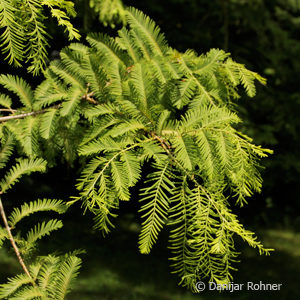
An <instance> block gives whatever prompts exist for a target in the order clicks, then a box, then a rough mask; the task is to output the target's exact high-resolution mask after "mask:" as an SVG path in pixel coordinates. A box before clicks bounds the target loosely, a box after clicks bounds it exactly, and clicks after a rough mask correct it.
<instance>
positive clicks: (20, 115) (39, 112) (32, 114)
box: [0, 104, 61, 122]
mask: <svg viewBox="0 0 300 300" xmlns="http://www.w3.org/2000/svg"><path fill="white" fill-rule="evenodd" d="M60 106H61V104H56V105H53V106H50V107H47V108H45V109H41V110H37V111H31V112H28V113H23V114H19V115H13V116H5V117H0V122H6V121H9V120H14V119H23V118H26V117H29V116H35V115H39V114H43V113H45V112H47V111H48V110H49V109H51V108H58V107H60Z"/></svg>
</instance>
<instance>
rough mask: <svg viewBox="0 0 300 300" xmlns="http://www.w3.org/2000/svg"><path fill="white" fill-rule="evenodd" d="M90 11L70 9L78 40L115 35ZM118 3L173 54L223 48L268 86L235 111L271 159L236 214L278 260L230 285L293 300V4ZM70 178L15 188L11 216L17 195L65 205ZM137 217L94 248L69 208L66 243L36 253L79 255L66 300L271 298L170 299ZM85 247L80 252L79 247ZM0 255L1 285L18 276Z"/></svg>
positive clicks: (296, 63)
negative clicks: (152, 25) (150, 23)
mask: <svg viewBox="0 0 300 300" xmlns="http://www.w3.org/2000/svg"><path fill="white" fill-rule="evenodd" d="M88 2H89V1H83V0H76V1H75V4H76V6H75V7H76V9H77V12H78V15H77V18H76V19H75V20H73V24H74V26H75V27H76V28H77V29H79V31H80V32H82V33H83V37H84V34H85V33H87V32H107V33H109V34H113V32H115V31H116V30H117V29H118V28H120V27H121V24H119V25H117V26H116V28H111V27H110V26H104V25H103V23H100V22H99V16H98V15H97V14H96V13H95V12H94V11H93V10H92V9H91V7H90V6H89V3H88ZM123 3H124V5H126V6H134V7H136V8H138V9H141V10H142V11H143V12H144V13H146V14H148V15H149V16H150V17H151V18H152V19H154V20H155V21H156V22H157V24H158V25H159V26H160V27H161V28H162V31H163V32H164V33H165V35H166V38H167V40H168V41H169V44H170V45H171V46H172V47H174V48H177V49H178V50H181V51H185V50H186V49H188V48H192V49H195V50H196V51H197V52H198V53H199V54H200V53H203V52H206V51H208V50H209V49H210V48H221V49H224V50H226V51H228V52H230V53H231V54H232V56H233V59H234V60H236V61H238V62H241V63H244V64H245V65H246V66H247V68H249V69H251V70H253V71H256V72H258V73H260V74H261V75H263V76H265V77H266V78H267V80H268V83H267V86H260V87H258V93H257V96H256V97H255V98H254V99H249V98H247V96H246V95H244V96H243V97H241V99H240V100H239V101H238V105H237V106H236V109H237V110H238V111H239V113H240V115H241V116H242V118H243V119H244V121H245V122H244V123H243V125H242V126H243V127H242V128H240V129H241V130H243V131H244V132H247V134H248V135H250V136H251V137H253V139H254V141H255V143H256V144H260V145H263V147H268V148H271V149H273V150H274V155H272V156H271V157H270V158H268V159H264V160H263V161H262V164H263V167H264V170H262V173H263V178H264V187H263V192H262V193H261V194H260V195H255V196H254V197H253V198H251V199H249V205H248V206H246V207H244V208H243V209H235V210H236V212H237V213H238V214H239V215H240V216H241V217H242V220H241V221H242V223H243V222H244V224H245V225H246V227H247V225H248V227H250V229H251V228H252V229H254V230H255V231H258V233H259V228H262V230H261V235H259V237H261V238H262V241H263V242H265V243H266V245H265V246H266V247H274V248H275V249H276V250H277V251H276V252H275V254H274V255H272V256H271V258H266V257H257V256H256V254H255V255H254V253H253V252H251V249H248V250H247V251H246V252H245V253H244V255H243V257H242V264H240V265H239V266H238V267H239V269H240V272H238V274H237V275H236V277H235V279H236V280H235V282H241V283H242V282H247V281H251V279H253V278H255V279H256V281H259V280H262V281H265V282H271V283H273V282H274V283H280V282H284V283H286V284H285V289H284V291H282V292H281V293H276V299H288V298H289V299H297V298H298V297H299V291H297V284H296V283H295V282H296V276H298V275H299V256H300V253H299V251H298V250H299V246H300V236H299V233H297V232H298V231H299V229H300V217H299V210H300V204H299V203H300V202H299V198H300V188H299V186H300V185H299V182H300V82H299V80H300V60H299V57H300V39H299V37H300V1H299V0H272V1H269V0H212V1H207V0H164V1H161V0H144V1H138V0H124V1H123ZM48 21H49V23H48V24H47V28H48V29H49V33H50V34H51V36H52V40H50V51H49V59H53V58H57V57H58V51H60V49H61V48H62V47H64V46H66V45H67V44H68V41H67V38H66V36H65V35H64V32H63V30H62V29H59V28H57V26H56V25H55V23H54V22H53V21H51V19H47V20H46V22H48ZM107 25H109V22H108V23H107ZM0 68H1V73H6V72H10V73H15V74H16V73H17V74H19V75H22V76H23V77H25V78H26V79H28V80H29V81H31V82H32V84H33V85H36V84H37V83H39V82H40V78H39V77H32V76H31V75H28V74H26V73H25V69H24V70H23V69H19V70H14V69H12V68H11V67H9V66H8V65H7V64H6V63H5V62H4V61H3V57H1V60H0ZM76 172H77V171H76V168H74V169H70V168H69V167H67V166H58V167H56V168H55V169H53V170H52V171H51V172H50V173H49V174H48V175H47V177H45V176H46V175H45V176H44V175H43V176H35V177H32V178H28V179H27V180H26V181H24V182H25V183H24V185H23V186H20V185H19V190H18V189H17V190H18V191H16V192H11V194H10V198H11V199H12V201H11V207H13V206H15V205H17V203H18V199H19V197H20V195H22V199H20V203H21V202H23V201H24V200H26V197H28V200H32V193H31V191H32V189H34V190H35V193H36V194H37V197H38V196H40V195H42V197H53V198H54V197H56V198H65V199H67V197H68V196H69V195H72V193H73V194H75V190H72V187H73V186H74V180H75V178H76V174H75V173H76ZM57 174H60V176H59V177H58V176H57ZM37 186H38V188H37ZM53 194H55V195H54V196H53ZM37 197H36V198H37ZM8 209H9V208H8ZM136 211H137V205H136V203H135V201H133V202H131V203H130V204H127V203H126V204H124V209H123V211H122V216H121V217H120V220H119V224H118V225H117V226H116V227H117V230H115V231H114V232H113V233H112V235H111V236H108V237H107V238H106V239H100V238H99V234H97V235H93V234H92V233H90V228H91V226H92V224H91V220H89V218H88V217H86V216H81V210H80V208H79V207H77V208H74V209H73V210H71V213H69V214H68V218H69V219H68V220H67V222H66V223H67V225H66V229H65V230H66V231H67V232H69V234H68V235H67V237H68V238H66V231H64V232H62V233H61V234H63V235H61V236H60V235H59V234H57V236H56V237H52V239H51V240H50V239H49V243H48V244H47V243H45V244H44V247H45V249H46V248H49V247H52V248H54V249H59V250H61V251H63V250H66V249H68V247H69V246H70V244H71V245H72V246H70V247H69V248H76V247H77V248H78V247H85V248H87V253H88V254H87V257H86V260H87V261H88V263H87V264H86V267H84V270H83V272H82V276H81V278H82V279H80V280H79V282H78V286H77V288H76V291H75V294H74V297H73V299H100V298H101V299H121V300H125V299H143V300H144V299H186V300H188V299H196V298H197V299H271V298H274V295H275V294H274V293H267V294H266V293H265V294H264V295H263V294H262V295H260V294H255V295H254V294H253V293H252V294H247V293H245V294H243V295H242V296H241V295H240V294H239V293H231V294H229V293H224V294H222V295H220V294H219V293H217V292H216V293H213V294H207V293H205V294H202V295H201V296H200V295H192V294H191V293H189V292H187V291H185V290H184V289H178V288H177V287H176V277H175V276H171V275H170V274H169V271H170V269H169V268H168V262H167V260H166V257H168V253H166V252H164V251H165V250H162V249H165V247H161V244H163V243H166V241H165V240H164V239H163V238H162V241H161V242H160V243H161V244H158V245H157V246H156V247H155V249H154V252H153V253H152V255H151V257H143V256H141V255H139V254H138V249H137V231H138V230H139V225H138V222H139V216H138V215H137V214H136ZM82 223H84V224H82ZM82 236H84V237H85V238H82ZM53 238H54V241H55V242H53ZM99 239H100V240H99ZM79 241H80V243H79ZM83 243H84V244H85V245H84V246H83V245H77V244H83ZM86 245H87V246H86ZM125 245H126V246H125ZM241 247H242V246H241ZM89 248H90V249H89ZM112 249H113V250H112ZM241 249H242V248H241ZM241 249H240V250H241ZM48 252H49V251H48ZM3 255H4V254H3V253H0V261H1V263H0V270H1V272H0V282H3V281H4V279H5V276H9V275H10V274H11V273H13V272H14V268H16V266H15V265H14V263H13V262H12V261H11V260H10V259H8V258H7V257H6V256H3ZM83 260H84V262H85V259H84V258H83ZM262 265H264V267H262ZM3 270H5V272H4V271H3ZM252 281H254V280H252ZM259 295H260V296H259ZM254 296H255V297H254ZM76 297H77V298H76ZM202 297H203V298H202ZM251 297H252V298H251ZM260 297H261V298H260ZM298 299H299V298H298Z"/></svg>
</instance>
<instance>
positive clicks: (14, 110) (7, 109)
mask: <svg viewBox="0 0 300 300" xmlns="http://www.w3.org/2000/svg"><path fill="white" fill-rule="evenodd" d="M0 111H4V112H10V113H14V112H17V110H16V109H11V108H1V109H0Z"/></svg>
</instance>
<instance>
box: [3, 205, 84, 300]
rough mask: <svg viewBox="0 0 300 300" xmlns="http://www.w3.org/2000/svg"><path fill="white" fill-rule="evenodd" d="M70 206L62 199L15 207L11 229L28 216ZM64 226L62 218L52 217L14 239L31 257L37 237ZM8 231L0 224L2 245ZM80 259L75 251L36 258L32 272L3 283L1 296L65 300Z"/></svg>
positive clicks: (30, 269) (22, 250)
mask: <svg viewBox="0 0 300 300" xmlns="http://www.w3.org/2000/svg"><path fill="white" fill-rule="evenodd" d="M66 210H67V206H66V205H65V204H64V203H63V202H62V201H61V200H50V199H43V200H41V199H39V200H37V201H33V202H29V203H25V204H23V205H22V206H21V207H20V208H14V210H13V211H12V213H11V214H10V215H9V217H8V224H9V226H10V229H11V230H15V229H16V228H15V227H16V225H17V224H18V223H19V222H20V221H21V220H22V219H23V218H24V217H28V216H29V215H31V214H33V213H36V212H41V211H54V212H58V213H64V212H65V211H66ZM61 227H62V222H61V221H60V220H56V219H52V220H49V221H48V222H42V223H38V224H37V225H35V226H34V227H33V228H32V229H30V230H29V231H28V233H27V235H26V238H23V237H22V235H21V234H17V235H16V236H17V237H16V238H15V241H16V246H17V247H18V249H19V251H20V253H21V254H22V255H23V256H25V257H26V258H28V257H29V256H30V254H31V253H32V250H33V249H34V248H35V247H36V242H37V240H38V239H40V238H42V237H43V236H45V235H49V234H50V233H51V232H52V231H54V230H57V229H59V228H61ZM9 239H10V237H9V235H8V232H7V231H6V230H5V229H4V228H2V227H0V246H2V244H3V242H4V241H5V240H9ZM80 265H81V259H80V258H78V257H77V256H76V255H75V254H68V255H65V256H54V255H48V256H44V257H37V259H36V260H35V261H34V262H33V263H31V265H30V266H29V274H30V276H31V278H30V277H29V276H28V275H27V274H20V275H17V276H15V277H12V278H9V279H8V282H7V283H5V284H0V299H32V298H34V299H55V300H57V299H65V296H66V294H67V293H69V292H70V287H71V286H70V285H71V284H72V281H73V280H74V279H75V278H76V276H77V275H78V270H79V268H80Z"/></svg>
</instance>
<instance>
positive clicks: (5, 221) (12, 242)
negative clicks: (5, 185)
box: [0, 192, 35, 286]
mask: <svg viewBox="0 0 300 300" xmlns="http://www.w3.org/2000/svg"><path fill="white" fill-rule="evenodd" d="M0 194H2V192H0ZM0 214H1V217H2V220H3V223H4V226H5V229H6V231H7V234H8V236H9V240H10V243H11V245H12V247H13V249H14V251H15V253H16V256H17V258H18V260H19V263H20V265H21V267H22V269H23V270H24V272H25V273H26V275H27V276H28V277H29V278H30V280H31V281H32V285H33V286H35V282H34V280H33V278H32V276H31V275H30V273H29V270H28V268H27V266H26V264H25V262H24V260H23V258H22V256H21V254H20V251H19V248H18V246H17V244H16V242H15V239H14V237H13V235H12V233H11V230H10V227H9V225H8V222H7V218H6V214H5V210H4V207H3V204H2V200H1V198H0Z"/></svg>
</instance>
